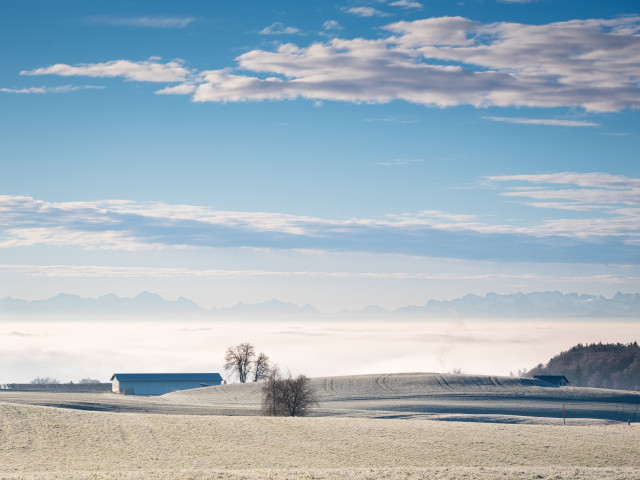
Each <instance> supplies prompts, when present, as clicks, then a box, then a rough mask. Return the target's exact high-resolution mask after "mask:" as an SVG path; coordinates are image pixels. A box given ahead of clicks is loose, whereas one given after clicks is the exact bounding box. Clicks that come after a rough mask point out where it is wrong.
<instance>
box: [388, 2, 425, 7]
mask: <svg viewBox="0 0 640 480" xmlns="http://www.w3.org/2000/svg"><path fill="white" fill-rule="evenodd" d="M389 5H391V6H392V7H402V8H416V9H421V8H422V4H421V3H420V2H414V1H412V0H397V1H395V2H391V3H390V4H389Z"/></svg>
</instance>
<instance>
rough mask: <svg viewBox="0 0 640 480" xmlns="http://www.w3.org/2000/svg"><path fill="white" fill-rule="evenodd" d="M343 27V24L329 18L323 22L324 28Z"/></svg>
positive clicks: (334, 28)
mask: <svg viewBox="0 0 640 480" xmlns="http://www.w3.org/2000/svg"><path fill="white" fill-rule="evenodd" d="M342 28H343V27H342V25H340V24H339V23H338V22H337V21H335V20H327V21H326V22H324V23H323V24H322V29H323V30H342Z"/></svg>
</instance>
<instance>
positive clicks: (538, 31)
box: [22, 7, 640, 126]
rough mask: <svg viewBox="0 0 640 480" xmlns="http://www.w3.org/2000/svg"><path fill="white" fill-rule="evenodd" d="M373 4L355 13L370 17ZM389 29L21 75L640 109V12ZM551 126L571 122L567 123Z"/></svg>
mask: <svg viewBox="0 0 640 480" xmlns="http://www.w3.org/2000/svg"><path fill="white" fill-rule="evenodd" d="M370 8H371V7H354V8H352V9H350V10H352V13H356V12H360V13H361V14H364V13H366V12H369V13H371V12H370V10H367V9H370ZM363 9H364V10H363ZM268 28H269V27H268ZM283 28H291V27H284V26H283ZM384 30H385V31H387V32H388V36H387V37H386V38H377V39H365V38H355V39H340V38H332V39H331V40H330V41H327V42H326V43H312V44H311V45H308V46H298V45H295V44H292V43H287V44H284V45H282V44H281V45H279V46H278V47H277V48H276V49H275V50H274V51H266V50H252V51H249V52H247V53H245V54H243V55H240V56H239V57H237V59H236V61H237V65H236V66H235V67H234V68H222V69H219V70H210V71H203V72H199V73H198V72H193V71H190V70H188V69H186V68H185V67H184V64H183V63H182V62H178V61H174V62H168V63H160V62H159V61H158V59H149V60H147V61H144V62H131V61H127V60H117V61H113V62H105V63H98V64H84V65H76V66H70V65H65V64H58V65H53V66H49V67H44V68H38V69H35V70H30V71H25V72H22V73H23V74H24V75H42V74H56V75H62V76H72V75H78V76H92V77H123V78H125V79H128V80H137V81H153V82H183V83H184V84H185V86H183V87H181V88H173V89H164V90H160V91H159V92H161V93H182V94H184V93H187V92H192V91H193V97H192V99H193V100H194V101H198V102H207V101H211V102H240V101H260V100H292V99H296V98H306V99H310V100H312V101H325V100H336V101H345V102H356V103H358V102H363V103H385V102H391V101H394V100H405V101H408V102H411V103H416V104H421V105H427V106H439V107H448V106H456V105H473V106H475V107H486V106H499V107H510V106H529V107H560V106H570V107H582V108H584V109H586V110H588V111H594V112H604V111H619V110H622V109H625V108H640V95H639V93H640V87H639V86H638V81H637V79H638V78H639V77H640V36H639V33H640V16H629V17H621V18H615V19H612V20H570V21H567V22H557V23H551V24H546V25H527V24H520V23H507V22H498V23H490V24H483V23H480V22H475V21H472V20H469V19H466V18H462V17H440V18H427V19H423V20H416V21H412V22H395V23H392V24H389V25H387V26H385V27H384ZM274 31H275V30H274ZM238 71H242V73H237V72H238ZM194 85H197V86H196V87H195V88H194ZM493 118H494V120H495V119H497V118H501V117H493ZM529 120H531V122H533V121H537V122H542V121H539V120H535V119H529ZM545 122H546V123H545V124H551V123H550V121H545ZM558 122H562V123H558ZM587 123H588V122H587ZM553 124H555V125H561V124H562V125H564V126H569V124H568V123H567V121H560V120H558V121H555V123H553ZM574 126H578V124H577V123H575V124H574ZM579 126H587V125H582V124H580V125H579Z"/></svg>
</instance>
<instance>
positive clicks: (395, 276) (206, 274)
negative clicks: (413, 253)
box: [0, 264, 640, 284]
mask: <svg viewBox="0 0 640 480" xmlns="http://www.w3.org/2000/svg"><path fill="white" fill-rule="evenodd" d="M0 274H1V275H23V276H28V277H46V278H104V277H114V278H193V279H200V278H202V279H243V278H247V279H248V278H268V277H283V278H335V279H343V278H357V279H390V280H436V281H439V280H442V281H454V282H455V281H462V280H474V281H484V280H520V281H531V280H542V281H545V282H550V283H571V282H573V283H575V282H587V283H603V282H604V283H614V284H637V283H638V282H639V281H640V278H638V277H637V276H634V275H615V274H600V275H590V274H586V275H570V276H567V275H555V274H554V275H545V274H533V273H421V272H346V271H304V270H300V271H274V270H219V269H192V268H175V267H133V266H126V267H116V266H107V265H82V266H79V265H24V264H19V265H12V264H4V265H2V264H0Z"/></svg>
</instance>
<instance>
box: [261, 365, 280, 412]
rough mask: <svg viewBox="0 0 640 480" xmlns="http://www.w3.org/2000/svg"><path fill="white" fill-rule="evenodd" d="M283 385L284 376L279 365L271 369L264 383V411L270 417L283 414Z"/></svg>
mask: <svg viewBox="0 0 640 480" xmlns="http://www.w3.org/2000/svg"><path fill="white" fill-rule="evenodd" d="M281 387H282V378H281V377H280V370H279V369H278V366H277V365H274V366H273V368H272V369H271V370H270V371H269V375H268V376H267V381H266V382H264V384H263V385H262V413H263V415H267V416H269V417H277V416H278V415H281V414H282V413H281V412H280V402H279V398H280V396H281V393H280V390H281Z"/></svg>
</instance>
